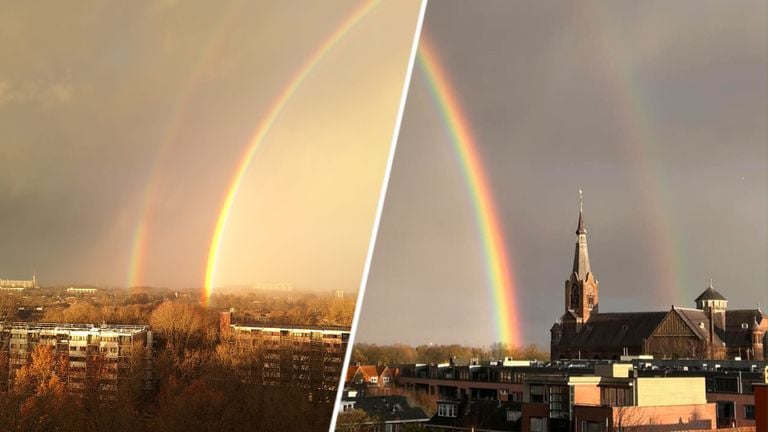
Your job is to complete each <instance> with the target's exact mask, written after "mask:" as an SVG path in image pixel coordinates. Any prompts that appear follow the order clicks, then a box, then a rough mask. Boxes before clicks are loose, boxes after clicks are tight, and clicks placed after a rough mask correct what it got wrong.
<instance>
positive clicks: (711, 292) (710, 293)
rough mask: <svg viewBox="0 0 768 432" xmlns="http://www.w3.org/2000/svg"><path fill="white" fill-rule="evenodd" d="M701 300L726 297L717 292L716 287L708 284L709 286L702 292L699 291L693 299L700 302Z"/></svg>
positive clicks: (723, 298)
mask: <svg viewBox="0 0 768 432" xmlns="http://www.w3.org/2000/svg"><path fill="white" fill-rule="evenodd" d="M703 300H726V298H725V297H723V295H722V294H720V293H719V292H717V290H716V289H714V288H713V287H711V286H710V287H709V288H707V289H705V290H704V292H703V293H701V294H700V295H699V296H698V297H696V300H694V301H696V302H700V301H703Z"/></svg>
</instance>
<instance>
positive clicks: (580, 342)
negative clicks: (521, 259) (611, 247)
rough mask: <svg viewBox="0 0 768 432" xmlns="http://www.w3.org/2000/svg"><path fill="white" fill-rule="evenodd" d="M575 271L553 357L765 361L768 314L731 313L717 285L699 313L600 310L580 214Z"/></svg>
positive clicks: (700, 300) (700, 301)
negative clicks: (716, 288)
mask: <svg viewBox="0 0 768 432" xmlns="http://www.w3.org/2000/svg"><path fill="white" fill-rule="evenodd" d="M576 236H577V241H576V251H575V254H574V258H573V269H572V271H571V274H570V277H569V279H568V280H567V281H565V290H564V303H565V313H564V314H563V315H562V316H561V317H560V319H559V320H558V321H557V322H556V323H555V324H554V325H553V326H552V328H551V329H550V332H551V345H550V349H551V351H550V352H551V358H552V359H553V360H560V359H582V358H590V359H614V360H618V359H619V358H620V357H621V356H622V355H641V354H648V355H653V356H655V357H661V358H712V359H725V358H730V359H737V358H740V359H745V360H764V359H766V355H768V351H766V350H765V345H766V343H768V315H766V314H765V313H763V312H762V311H761V310H759V309H741V310H728V300H726V299H725V297H724V296H723V295H722V294H720V293H719V292H718V291H717V290H715V288H714V287H713V286H712V283H711V281H710V285H709V287H708V288H707V289H706V290H704V292H702V293H701V295H699V296H698V297H697V298H696V300H695V303H696V308H695V309H692V308H683V307H678V306H672V309H671V310H669V311H658V312H620V313H616V312H610V313H606V312H602V311H599V288H600V287H599V284H598V281H597V279H596V278H595V274H594V273H593V272H592V268H591V266H590V262H589V254H588V251H587V230H586V228H585V224H584V215H583V211H582V210H579V222H578V227H577V230H576Z"/></svg>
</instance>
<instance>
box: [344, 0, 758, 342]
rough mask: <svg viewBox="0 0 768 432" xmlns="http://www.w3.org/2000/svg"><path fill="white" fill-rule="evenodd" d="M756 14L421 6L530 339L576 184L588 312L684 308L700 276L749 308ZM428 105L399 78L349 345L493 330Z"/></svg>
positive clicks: (690, 5) (568, 254)
mask: <svg viewBox="0 0 768 432" xmlns="http://www.w3.org/2000/svg"><path fill="white" fill-rule="evenodd" d="M692 9H695V11H696V13H691V12H692ZM765 15H766V6H765V4H764V3H763V2H747V1H745V2H739V3H736V4H733V3H730V4H723V3H721V2H692V1H691V2H674V3H670V2H642V3H637V2H605V3H600V2H573V3H571V2H568V3H566V2H484V3H482V4H477V3H471V2H439V3H438V2H434V3H432V4H430V6H429V8H428V10H427V15H426V18H425V30H424V34H425V35H426V37H429V38H430V39H431V40H432V41H433V44H434V45H435V46H436V50H437V52H438V53H439V55H440V59H441V61H442V63H443V66H444V67H445V69H446V70H447V71H448V74H449V75H450V77H451V79H452V81H453V82H454V83H455V86H456V90H457V94H458V97H459V99H460V101H461V103H462V106H463V109H464V111H465V112H466V113H467V115H468V118H469V119H470V123H471V125H472V127H473V130H474V134H475V136H476V138H477V141H478V142H479V143H480V144H479V146H480V151H481V154H482V156H483V159H484V162H485V165H486V167H487V174H488V175H489V177H490V179H491V181H492V185H493V189H494V195H495V197H496V200H497V203H498V207H499V212H500V214H501V220H502V221H503V222H502V223H503V225H504V229H505V231H506V234H507V244H508V246H509V249H510V250H511V251H512V255H513V257H514V258H513V263H512V264H513V267H514V268H515V279H516V282H517V285H518V296H517V298H518V303H519V308H520V317H519V322H520V324H521V326H522V327H523V329H524V333H525V336H526V339H527V341H528V342H538V343H544V342H546V341H547V340H548V339H547V338H548V332H547V331H548V329H549V327H550V326H551V324H552V322H553V320H555V319H556V318H557V317H558V316H560V315H561V314H562V309H563V305H562V302H561V298H562V289H563V282H564V280H565V279H566V278H567V277H568V273H569V269H570V265H571V259H572V253H573V250H572V248H573V242H574V241H575V235H574V231H575V228H576V218H577V211H578V198H577V191H578V189H579V188H582V189H584V190H585V213H586V222H587V228H588V230H589V242H590V257H591V260H592V268H593V270H594V272H595V273H596V276H597V278H598V280H599V281H600V288H601V291H600V306H601V310H603V311H611V310H613V311H619V310H658V309H667V308H669V306H670V304H671V303H676V304H679V305H683V306H688V307H690V306H692V303H693V299H694V298H695V297H696V295H698V294H699V292H700V291H702V290H703V289H704V288H705V287H706V284H707V280H708V278H710V277H711V278H713V279H714V281H715V285H716V286H717V287H718V289H720V291H721V292H723V293H724V294H725V295H726V297H728V298H729V300H730V301H731V302H730V304H731V305H732V306H734V307H754V306H755V305H756V304H757V303H758V302H759V303H761V304H763V305H764V306H763V307H766V303H768V275H767V273H766V264H765V263H766V262H767V261H768V233H767V228H766V227H767V226H768V211H767V207H768V202H767V201H768V190H767V189H768V186H767V185H768V179H767V176H766V173H767V172H768V157H767V153H768V150H767V147H768V146H766V139H767V138H768V136H767V133H766V118H768V109H767V108H766V104H767V102H766V77H767V76H768V69H767V66H766V65H767V61H766V43H767V42H766V41H768V37H767V35H766V22H765V19H764V18H765ZM435 111H436V110H435V107H434V104H433V102H432V101H431V99H430V97H429V95H428V93H427V92H426V83H425V82H424V80H423V78H422V76H421V75H420V74H419V73H418V72H417V73H416V74H415V75H414V78H413V82H412V84H411V91H410V94H409V98H408V103H407V106H406V111H405V117H404V120H403V128H402V130H401V133H400V140H399V143H398V148H397V155H396V160H395V164H394V167H393V172H392V176H391V183H390V187H389V192H388V196H387V201H386V206H385V210H384V214H383V219H382V224H381V230H380V233H379V240H378V243H377V250H376V252H375V256H374V261H373V266H372V270H371V279H370V281H369V284H368V287H367V291H366V298H365V301H364V305H363V310H362V315H361V324H360V330H359V331H360V333H359V338H358V340H363V341H374V342H393V341H403V342H411V343H421V342H430V341H431V342H446V343H447V342H463V343H472V344H487V343H490V342H492V341H494V339H495V334H494V331H493V329H494V323H493V322H492V319H491V318H490V317H491V310H492V309H493V308H494V307H495V306H494V305H492V304H490V302H491V298H490V294H489V292H488V289H487V288H486V284H485V276H484V271H483V267H482V266H483V261H482V256H481V255H480V247H479V244H478V240H477V236H476V232H475V228H474V220H473V219H472V214H471V212H470V210H469V207H468V206H469V200H468V198H467V190H466V186H465V185H464V184H463V182H462V179H461V177H460V174H459V171H458V165H457V163H456V159H455V156H453V155H452V150H451V146H450V144H449V141H448V138H447V134H446V132H445V130H444V127H443V126H442V125H441V123H440V119H439V118H438V116H437V114H436V112H435ZM664 254H669V259H670V261H671V265H672V266H673V268H674V269H675V270H676V274H677V281H678V282H676V283H675V286H674V288H673V289H671V290H670V289H667V290H665V289H661V288H660V284H661V283H664V282H665V281H664V280H663V279H664V276H663V271H662V270H663V269H662V268H661V266H660V263H659V260H660V257H664V256H665V255H664ZM395 317H396V318H397V319H394V318H395Z"/></svg>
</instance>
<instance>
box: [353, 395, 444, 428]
mask: <svg viewBox="0 0 768 432" xmlns="http://www.w3.org/2000/svg"><path fill="white" fill-rule="evenodd" d="M355 408H356V409H361V410H363V411H365V413H366V414H368V415H369V416H371V417H377V418H379V419H381V421H385V422H398V421H400V422H403V421H409V422H412V421H427V420H429V416H427V414H425V413H424V410H422V409H421V408H418V407H412V406H410V405H409V404H408V400H407V399H406V398H405V396H367V397H361V398H357V399H355Z"/></svg>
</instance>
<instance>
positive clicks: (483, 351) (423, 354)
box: [352, 343, 549, 365]
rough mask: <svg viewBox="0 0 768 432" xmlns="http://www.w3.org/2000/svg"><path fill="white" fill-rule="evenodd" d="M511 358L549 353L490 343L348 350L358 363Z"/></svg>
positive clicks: (542, 357) (363, 346) (367, 346)
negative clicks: (481, 345) (483, 345)
mask: <svg viewBox="0 0 768 432" xmlns="http://www.w3.org/2000/svg"><path fill="white" fill-rule="evenodd" d="M505 357H512V358H513V359H515V360H542V361H544V360H549V352H547V351H544V350H542V349H541V348H539V346H538V345H535V344H531V345H527V346H525V347H511V346H508V345H506V344H503V343H494V344H492V345H491V346H489V347H469V346H464V345H458V344H452V345H419V346H415V347H414V346H411V345H406V344H392V345H377V344H368V343H357V344H355V346H354V348H353V350H352V361H353V362H360V363H361V364H387V365H399V364H411V363H446V362H449V361H450V359H451V358H456V359H457V360H458V361H463V362H467V361H469V360H470V359H473V358H476V359H478V360H480V361H488V360H502V359H504V358H505Z"/></svg>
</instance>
